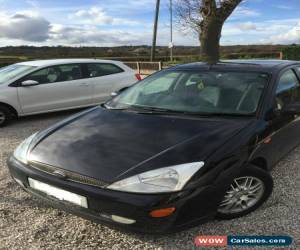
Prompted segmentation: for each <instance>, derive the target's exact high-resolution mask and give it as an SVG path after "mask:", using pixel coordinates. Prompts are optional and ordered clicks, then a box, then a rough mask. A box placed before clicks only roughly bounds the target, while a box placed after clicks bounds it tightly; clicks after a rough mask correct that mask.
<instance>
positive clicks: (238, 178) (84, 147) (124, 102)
mask: <svg viewBox="0 0 300 250" xmlns="http://www.w3.org/2000/svg"><path fill="white" fill-rule="evenodd" d="M299 82H300V62H293V61H227V62H220V63H217V64H215V65H208V64H205V63H194V64H187V65H180V66H176V67H173V68H170V69H166V70H163V71H161V72H158V73H156V74H154V75H152V76H150V77H147V78H146V79H144V80H143V81H141V82H139V83H137V84H136V85H134V86H132V87H130V88H128V89H125V90H123V91H120V92H119V93H118V95H117V96H116V97H114V98H113V99H112V100H110V101H108V102H107V103H105V104H103V105H101V106H99V107H95V108H92V109H90V110H87V111H84V112H82V113H80V114H77V115H75V116H73V117H70V118H69V119H67V120H64V121H62V122H60V123H58V124H56V125H54V126H52V127H50V128H49V129H47V130H45V131H41V132H39V133H37V134H35V135H33V136H31V137H30V138H28V139H27V140H25V141H24V142H23V143H22V144H21V145H20V146H19V147H18V148H17V149H16V151H15V152H14V155H13V156H11V158H10V159H9V161H8V165H9V169H10V172H11V175H12V177H13V178H14V180H15V181H16V182H17V183H19V184H20V185H21V186H22V187H23V188H24V189H25V190H26V191H28V192H29V193H32V194H34V195H35V196H37V197H40V198H43V199H46V200H47V201H49V202H52V203H53V204H54V205H56V206H59V207H61V208H63V209H66V210H68V211H70V212H73V213H75V214H78V215H80V216H82V217H85V218H88V219H91V220H94V221H96V222H107V223H108V224H114V225H119V226H123V227H125V228H126V229H132V230H135V231H141V232H152V233H159V232H172V231H177V230H180V229H184V228H187V227H190V226H193V225H198V224H200V223H203V222H206V221H208V220H210V219H213V218H216V217H217V218H222V219H232V218H235V217H240V216H243V215H246V214H248V213H250V212H251V211H253V210H255V209H257V208H258V207H259V206H260V205H261V204H262V203H264V202H265V201H266V200H267V199H268V197H269V196H270V194H271V192H272V188H273V181H272V177H271V175H270V173H269V172H270V170H271V169H272V167H273V166H274V164H275V163H277V162H278V161H279V160H280V159H281V158H282V157H283V156H285V155H286V154H287V153H288V152H289V151H291V150H292V149H293V148H294V147H296V146H297V145H298V144H299V143H300V133H299V131H300V119H299V116H298V115H299V114H300V91H299V90H300V88H299V87H300V85H299Z"/></svg>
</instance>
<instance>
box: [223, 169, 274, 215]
mask: <svg viewBox="0 0 300 250" xmlns="http://www.w3.org/2000/svg"><path fill="white" fill-rule="evenodd" d="M272 189H273V180H272V177H271V175H270V174H269V173H268V172H266V171H264V170H262V169H260V168H257V167H255V166H249V167H247V168H246V169H245V170H244V171H243V172H242V173H241V174H240V175H239V176H238V177H236V178H234V180H233V182H232V183H231V185H230V187H229V188H228V189H227V191H226V194H225V196H224V198H223V200H222V201H221V203H220V205H219V208H218V213H217V217H219V218H222V219H232V218H237V217H240V216H244V215H246V214H248V213H250V212H252V211H253V210H255V209H257V208H258V207H259V206H260V205H261V204H262V203H264V202H265V201H266V200H267V199H268V197H269V196H270V195H271V193H272Z"/></svg>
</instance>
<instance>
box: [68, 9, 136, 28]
mask: <svg viewBox="0 0 300 250" xmlns="http://www.w3.org/2000/svg"><path fill="white" fill-rule="evenodd" d="M69 18H70V19H75V20H76V22H77V23H85V24H95V25H121V24H122V25H138V24H139V22H136V21H132V20H129V19H125V18H116V17H113V16H110V15H108V14H107V13H106V12H105V11H104V10H103V8H100V7H91V8H89V9H86V10H79V11H77V12H75V13H74V14H72V15H70V16H69Z"/></svg>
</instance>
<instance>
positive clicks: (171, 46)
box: [169, 0, 174, 62]
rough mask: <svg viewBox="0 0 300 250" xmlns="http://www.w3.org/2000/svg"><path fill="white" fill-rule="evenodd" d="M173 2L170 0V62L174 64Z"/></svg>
mask: <svg viewBox="0 0 300 250" xmlns="http://www.w3.org/2000/svg"><path fill="white" fill-rule="evenodd" d="M173 47H174V45H173V1H172V0H170V44H169V48H170V60H171V62H173Z"/></svg>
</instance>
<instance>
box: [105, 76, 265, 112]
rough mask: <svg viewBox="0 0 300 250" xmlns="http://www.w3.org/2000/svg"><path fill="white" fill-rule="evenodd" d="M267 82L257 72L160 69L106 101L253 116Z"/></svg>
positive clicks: (118, 104) (116, 105)
mask: <svg viewBox="0 0 300 250" xmlns="http://www.w3.org/2000/svg"><path fill="white" fill-rule="evenodd" d="M268 81H269V75H268V74H266V73H260V72H218V71H202V72H201V71H200V72H199V71H197V70H187V71H180V70H175V71H161V72H159V73H157V74H154V75H152V76H149V77H147V78H146V79H144V80H142V81H141V82H139V83H138V84H136V85H134V86H132V87H131V88H129V89H128V90H126V91H124V92H123V93H121V94H120V95H118V96H117V97H116V98H114V99H112V100H111V101H110V102H108V103H107V104H108V106H111V107H112V108H127V107H130V106H134V107H148V108H149V107H151V108H155V109H165V110H169V111H176V112H192V113H205V114H208V113H209V114H242V115H243V114H247V115H248V114H250V115H254V114H255V111H256V110H257V108H258V104H259V101H260V99H261V96H262V92H263V90H264V88H265V86H266V84H267V82H268Z"/></svg>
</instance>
